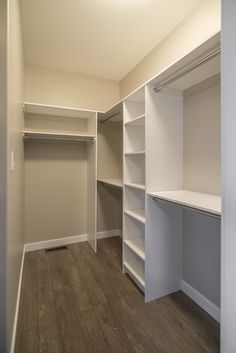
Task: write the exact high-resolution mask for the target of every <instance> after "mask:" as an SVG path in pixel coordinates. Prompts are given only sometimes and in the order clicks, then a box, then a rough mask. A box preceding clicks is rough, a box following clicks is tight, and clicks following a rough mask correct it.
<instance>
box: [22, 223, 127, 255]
mask: <svg viewBox="0 0 236 353" xmlns="http://www.w3.org/2000/svg"><path fill="white" fill-rule="evenodd" d="M115 236H121V230H120V229H111V230H106V231H103V232H97V239H103V238H110V237H115ZM84 241H87V234H81V235H74V236H71V237H63V238H58V239H51V240H45V241H39V242H35V243H27V244H25V252H29V251H35V250H42V249H48V248H54V247H57V246H63V245H69V244H75V243H80V242H84Z"/></svg>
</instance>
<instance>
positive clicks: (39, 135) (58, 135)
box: [23, 130, 96, 142]
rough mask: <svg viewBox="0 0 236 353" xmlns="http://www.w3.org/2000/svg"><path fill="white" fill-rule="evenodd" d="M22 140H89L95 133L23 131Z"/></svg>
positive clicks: (91, 139)
mask: <svg viewBox="0 0 236 353" xmlns="http://www.w3.org/2000/svg"><path fill="white" fill-rule="evenodd" d="M23 139H24V141H30V140H61V141H74V142H90V141H94V140H95V139H96V136H95V135H90V134H86V133H80V134H69V133H62V132H44V131H27V130H25V131H23Z"/></svg>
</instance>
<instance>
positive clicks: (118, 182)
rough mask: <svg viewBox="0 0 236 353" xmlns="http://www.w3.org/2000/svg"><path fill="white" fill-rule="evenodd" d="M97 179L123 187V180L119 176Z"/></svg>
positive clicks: (116, 186) (119, 187) (100, 181)
mask: <svg viewBox="0 0 236 353" xmlns="http://www.w3.org/2000/svg"><path fill="white" fill-rule="evenodd" d="M97 181H98V182H99V183H103V184H107V185H110V186H113V187H115V188H118V189H123V180H122V179H121V178H99V179H97Z"/></svg>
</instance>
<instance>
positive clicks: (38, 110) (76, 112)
mask: <svg viewBox="0 0 236 353" xmlns="http://www.w3.org/2000/svg"><path fill="white" fill-rule="evenodd" d="M23 107H24V113H26V114H37V115H51V116H63V117H68V118H81V119H89V118H91V117H94V115H95V114H96V112H95V111H93V110H86V109H78V108H70V107H60V106H55V105H47V104H38V103H29V102H25V103H24V106H23Z"/></svg>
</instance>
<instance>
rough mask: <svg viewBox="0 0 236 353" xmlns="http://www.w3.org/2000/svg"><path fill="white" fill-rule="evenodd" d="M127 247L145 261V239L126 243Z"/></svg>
mask: <svg viewBox="0 0 236 353" xmlns="http://www.w3.org/2000/svg"><path fill="white" fill-rule="evenodd" d="M124 243H125V245H126V246H128V247H129V249H130V250H132V251H133V252H134V253H135V254H136V255H138V256H139V257H140V258H141V259H142V260H143V261H145V238H144V237H139V238H133V239H127V240H125V241H124Z"/></svg>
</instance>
